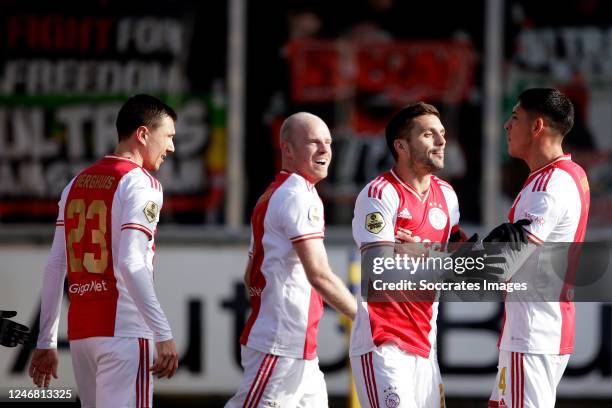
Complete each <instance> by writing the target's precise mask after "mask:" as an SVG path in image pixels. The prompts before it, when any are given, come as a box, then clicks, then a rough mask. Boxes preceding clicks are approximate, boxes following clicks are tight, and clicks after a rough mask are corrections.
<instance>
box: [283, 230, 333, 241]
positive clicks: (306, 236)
mask: <svg viewBox="0 0 612 408" xmlns="http://www.w3.org/2000/svg"><path fill="white" fill-rule="evenodd" d="M323 238H325V235H324V234H323V232H322V231H321V232H313V233H310V234H302V235H298V236H297V237H293V238H290V239H291V242H292V243H294V244H297V243H298V242H302V241H308V240H309V239H323Z"/></svg>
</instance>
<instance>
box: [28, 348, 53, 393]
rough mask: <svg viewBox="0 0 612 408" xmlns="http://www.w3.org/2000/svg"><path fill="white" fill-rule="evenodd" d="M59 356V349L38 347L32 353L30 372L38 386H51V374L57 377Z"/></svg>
mask: <svg viewBox="0 0 612 408" xmlns="http://www.w3.org/2000/svg"><path fill="white" fill-rule="evenodd" d="M58 365H59V358H58V355H57V349H38V348H37V349H36V350H34V354H33V355H32V361H31V362H30V368H29V370H28V374H29V375H30V377H32V382H34V384H36V385H37V386H38V387H45V388H47V387H49V384H50V383H51V376H53V378H55V379H57V378H58V377H57V366H58Z"/></svg>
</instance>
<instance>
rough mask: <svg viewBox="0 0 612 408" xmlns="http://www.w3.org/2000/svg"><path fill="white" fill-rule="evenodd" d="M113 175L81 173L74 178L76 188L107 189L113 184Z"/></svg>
mask: <svg viewBox="0 0 612 408" xmlns="http://www.w3.org/2000/svg"><path fill="white" fill-rule="evenodd" d="M114 181H115V177H114V176H107V175H98V174H82V175H80V176H79V177H77V179H76V180H75V186H76V187H77V188H96V189H104V190H108V189H110V188H111V187H112V186H113V182H114Z"/></svg>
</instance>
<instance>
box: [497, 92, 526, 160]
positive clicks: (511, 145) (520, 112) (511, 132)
mask: <svg viewBox="0 0 612 408" xmlns="http://www.w3.org/2000/svg"><path fill="white" fill-rule="evenodd" d="M532 124H533V120H532V118H531V116H530V115H529V113H528V112H527V111H525V110H524V109H523V108H522V107H521V104H520V103H517V104H516V105H515V106H514V108H513V109H512V115H511V116H510V118H509V119H508V120H507V121H506V123H505V124H504V129H506V137H507V140H508V154H509V155H510V156H512V157H516V158H519V159H521V158H524V157H526V155H527V152H529V149H530V148H531V145H532V143H533V138H532V137H531V127H532Z"/></svg>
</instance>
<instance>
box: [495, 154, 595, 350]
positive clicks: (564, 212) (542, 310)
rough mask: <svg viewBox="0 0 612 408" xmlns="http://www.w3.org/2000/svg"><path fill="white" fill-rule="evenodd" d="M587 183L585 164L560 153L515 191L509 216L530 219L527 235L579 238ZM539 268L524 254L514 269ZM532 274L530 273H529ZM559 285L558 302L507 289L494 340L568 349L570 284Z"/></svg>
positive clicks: (570, 265) (572, 260) (571, 266)
mask: <svg viewBox="0 0 612 408" xmlns="http://www.w3.org/2000/svg"><path fill="white" fill-rule="evenodd" d="M589 202H590V195H589V183H588V180H587V177H586V174H585V172H584V170H583V169H582V168H581V167H580V166H579V165H578V164H576V163H574V162H573V161H572V160H571V156H570V155H564V156H561V157H559V158H558V159H556V160H555V161H553V162H551V163H549V164H548V165H546V166H544V167H542V168H540V169H538V170H536V171H534V172H532V173H531V174H530V175H529V177H528V178H527V181H525V184H524V186H523V189H522V190H521V192H520V193H519V195H518V196H517V197H516V200H515V201H514V204H513V205H512V208H511V209H510V213H509V215H508V220H509V221H510V222H515V221H518V220H520V219H523V218H525V219H529V220H531V224H530V225H528V226H526V227H524V228H525V229H526V231H527V232H528V235H529V238H530V241H532V242H534V243H536V244H542V243H544V242H583V241H584V235H585V232H586V225H587V218H588V212H589ZM579 255H580V254H579V253H577V252H576V251H572V250H570V251H569V254H568V259H567V261H568V262H567V273H572V271H575V268H576V266H577V262H578V259H579ZM537 270H538V258H537V256H531V257H529V258H528V259H527V260H526V261H525V263H524V264H523V265H522V266H521V268H520V269H519V271H518V272H517V274H518V273H524V274H531V275H533V274H534V272H537ZM534 279H535V277H534ZM565 289H566V288H563V290H561V291H560V298H559V302H525V301H520V300H518V298H517V299H513V298H514V297H516V296H520V295H519V294H518V293H516V292H513V293H508V294H507V298H506V303H505V316H504V323H503V328H502V334H501V337H500V341H499V347H500V349H501V350H507V351H512V352H519V353H532V354H571V353H572V351H573V348H574V324H575V310H574V304H573V302H571V296H568V293H571V290H565Z"/></svg>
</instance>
